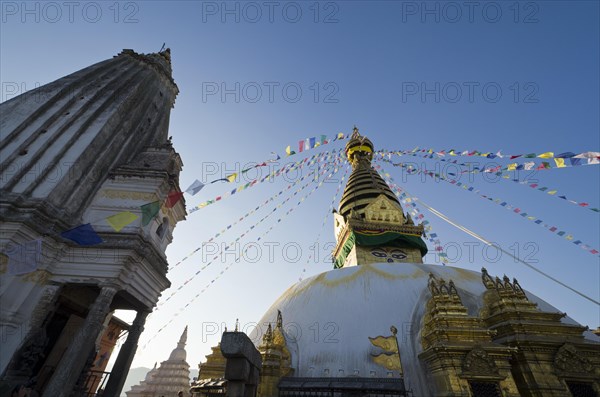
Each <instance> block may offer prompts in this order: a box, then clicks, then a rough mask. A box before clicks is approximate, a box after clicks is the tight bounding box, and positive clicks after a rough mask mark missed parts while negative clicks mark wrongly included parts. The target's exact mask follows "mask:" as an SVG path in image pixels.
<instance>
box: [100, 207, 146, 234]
mask: <svg viewBox="0 0 600 397" xmlns="http://www.w3.org/2000/svg"><path fill="white" fill-rule="evenodd" d="M138 218H139V216H137V215H136V214H134V213H133V212H130V211H123V212H119V213H118V214H115V215H111V216H109V217H108V218H106V222H108V224H109V225H110V226H111V227H112V228H113V229H114V230H115V232H120V231H121V230H122V229H123V228H124V227H125V226H127V225H129V224H130V223H131V222H133V221H135V220H136V219H138Z"/></svg>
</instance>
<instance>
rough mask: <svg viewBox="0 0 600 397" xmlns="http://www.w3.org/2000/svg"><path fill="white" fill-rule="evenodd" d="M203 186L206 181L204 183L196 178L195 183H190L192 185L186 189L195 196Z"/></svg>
mask: <svg viewBox="0 0 600 397" xmlns="http://www.w3.org/2000/svg"><path fill="white" fill-rule="evenodd" d="M203 187H204V183H202V182H200V181H199V180H198V179H196V180H195V181H194V183H192V184H191V185H190V187H188V188H187V189H185V192H186V193H188V194H189V195H191V196H195V195H196V193H198V192H199V191H200V190H202V188H203Z"/></svg>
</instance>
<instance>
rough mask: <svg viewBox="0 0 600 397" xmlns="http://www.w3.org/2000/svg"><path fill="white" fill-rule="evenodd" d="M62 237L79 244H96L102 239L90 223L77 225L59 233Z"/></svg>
mask: <svg viewBox="0 0 600 397" xmlns="http://www.w3.org/2000/svg"><path fill="white" fill-rule="evenodd" d="M60 235H61V236H62V237H64V238H66V239H69V240H71V241H74V242H76V243H77V244H79V245H96V244H100V243H101V242H102V241H103V240H102V238H100V236H99V235H98V233H96V231H95V230H94V228H93V227H92V225H91V224H89V223H86V224H85V225H80V226H77V227H76V228H73V229H69V230H67V231H65V232H62V233H61V234H60Z"/></svg>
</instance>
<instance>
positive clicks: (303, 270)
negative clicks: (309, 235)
mask: <svg viewBox="0 0 600 397" xmlns="http://www.w3.org/2000/svg"><path fill="white" fill-rule="evenodd" d="M342 162H345V163H346V164H347V165H346V169H345V170H344V175H342V178H341V179H340V181H339V183H338V185H337V188H336V189H335V193H334V195H333V197H332V198H331V203H330V204H329V207H328V208H327V212H326V213H325V217H324V218H323V222H322V223H321V228H320V229H319V233H318V234H317V238H316V239H315V243H318V242H319V240H320V239H321V233H323V228H324V227H325V223H326V222H327V219H329V215H331V214H332V211H333V208H334V206H335V203H336V201H338V202H339V200H338V199H337V198H338V195H339V193H340V190H341V188H342V185H343V184H344V180H345V179H346V176H347V175H348V171H349V170H350V163H348V160H346V158H343V161H342ZM333 173H334V174H335V173H337V169H334V170H333ZM311 251H312V250H311ZM312 257H313V254H312V253H310V254H309V255H308V259H306V264H305V265H304V268H303V269H302V272H301V273H300V276H299V277H298V281H302V279H303V278H304V274H305V273H306V268H307V266H308V264H309V263H310V260H311V259H312Z"/></svg>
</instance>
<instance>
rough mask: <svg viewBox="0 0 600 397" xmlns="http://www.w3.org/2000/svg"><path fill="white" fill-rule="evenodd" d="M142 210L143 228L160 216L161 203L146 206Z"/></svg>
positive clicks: (155, 202) (156, 202)
mask: <svg viewBox="0 0 600 397" xmlns="http://www.w3.org/2000/svg"><path fill="white" fill-rule="evenodd" d="M140 208H141V209H142V226H146V225H147V224H149V223H150V221H151V220H152V219H154V217H155V216H156V214H158V211H159V210H160V201H154V202H152V203H148V204H144V205H142V206H141V207H140Z"/></svg>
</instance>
